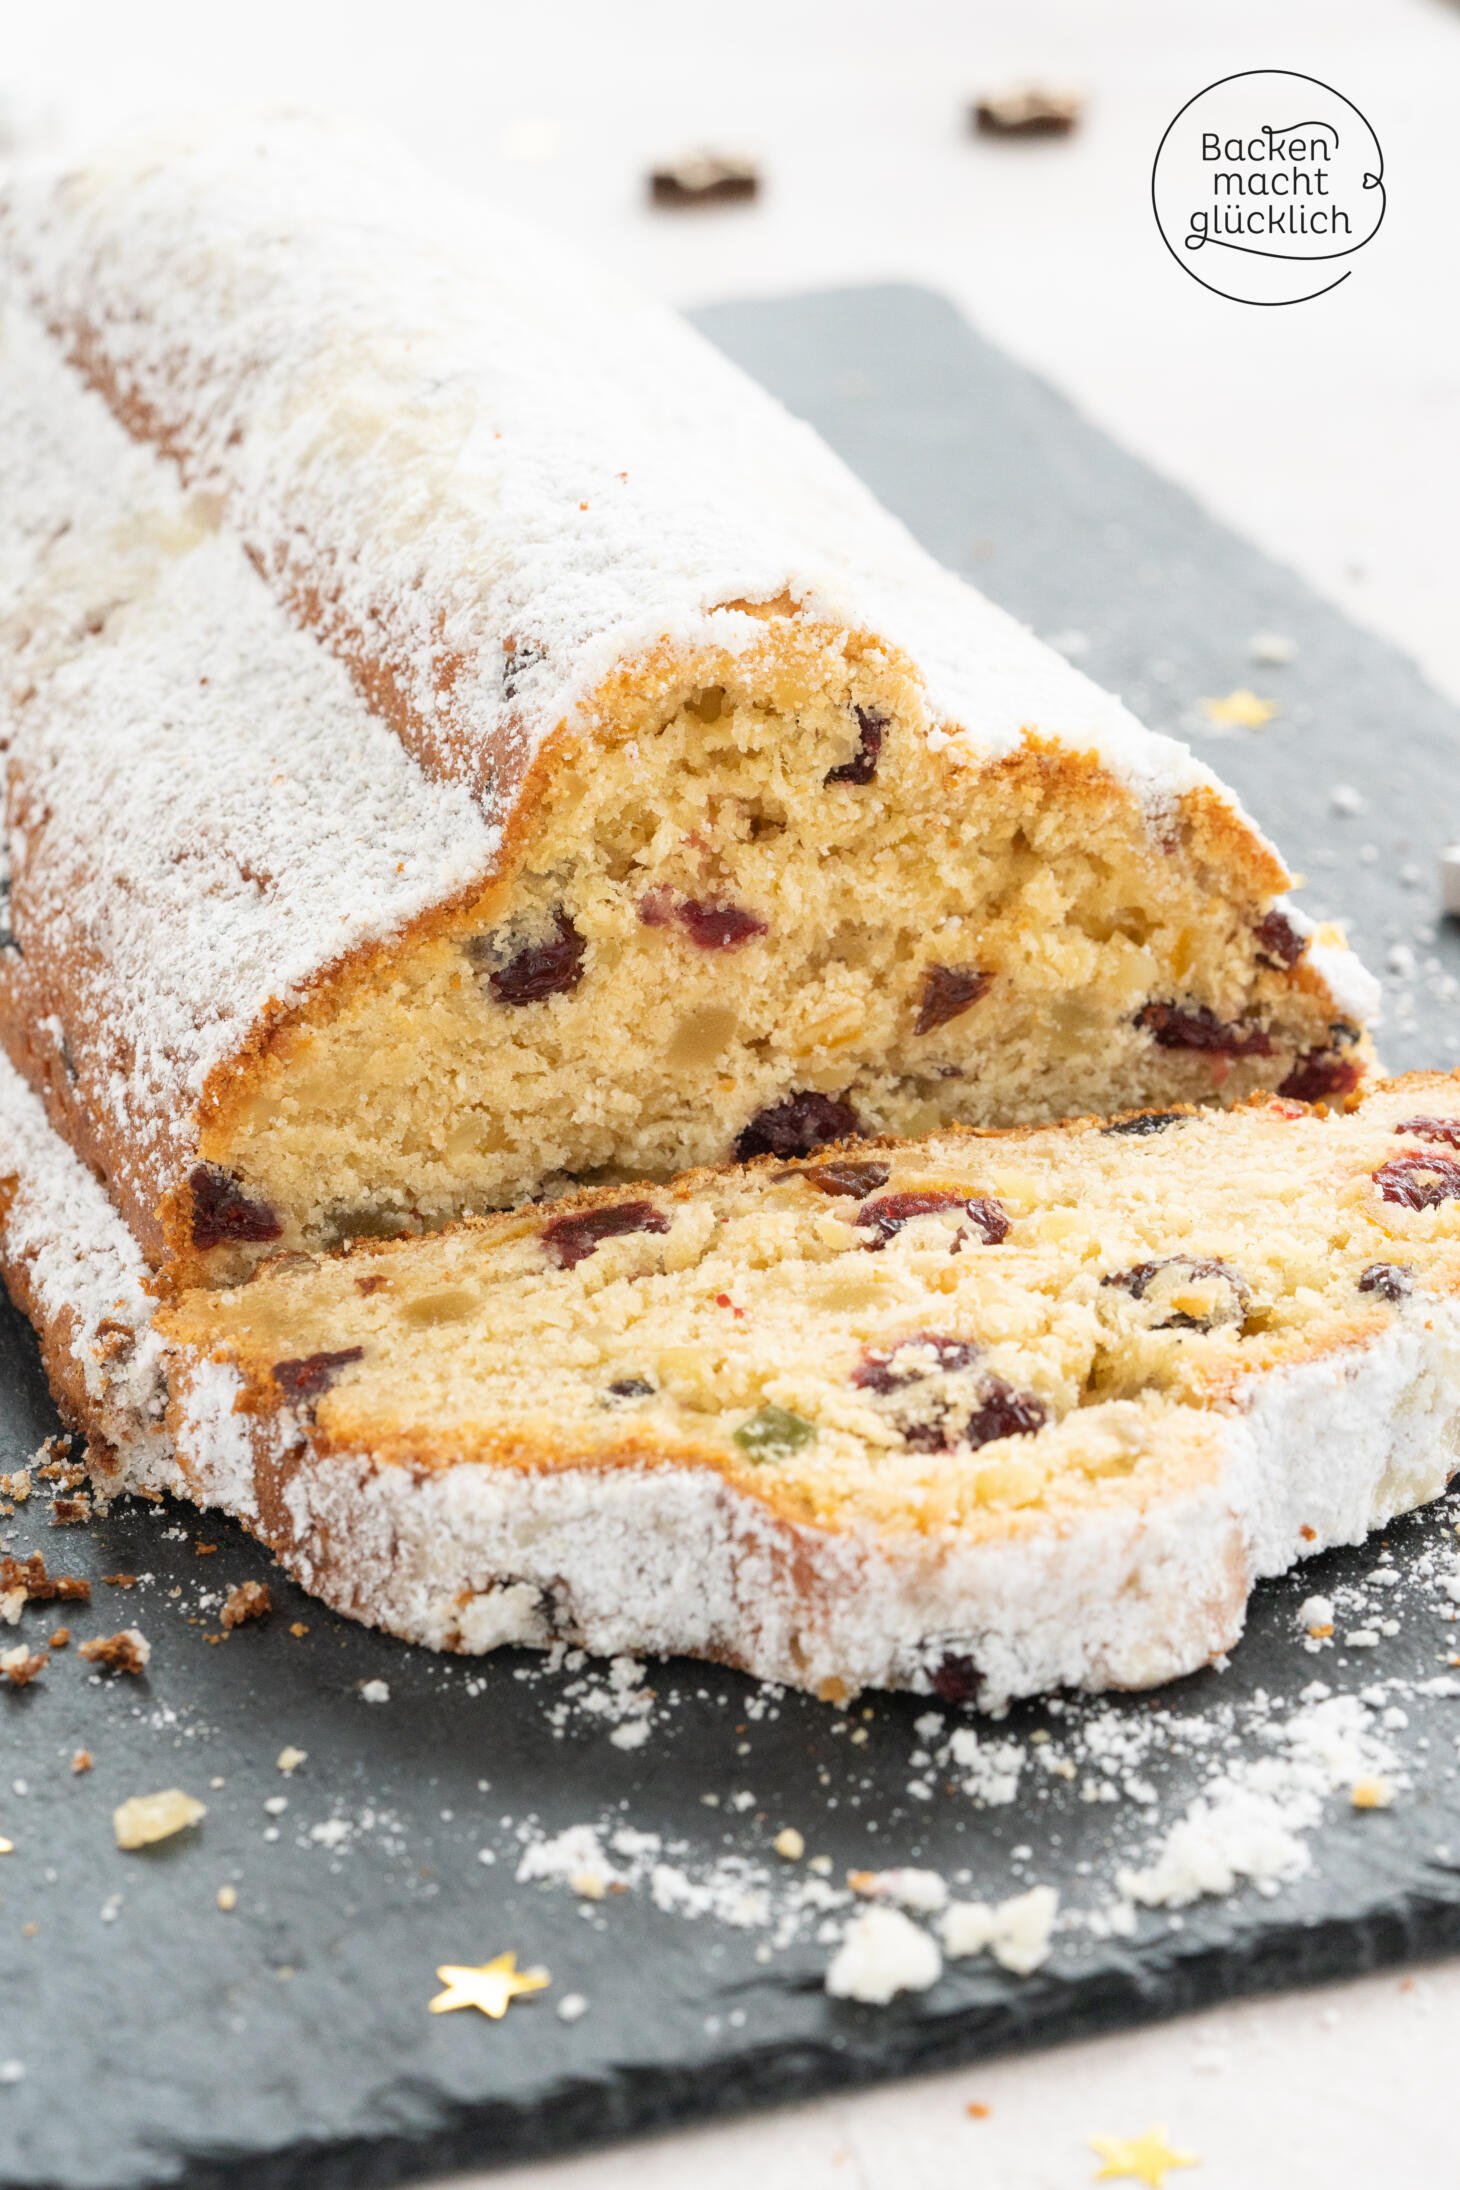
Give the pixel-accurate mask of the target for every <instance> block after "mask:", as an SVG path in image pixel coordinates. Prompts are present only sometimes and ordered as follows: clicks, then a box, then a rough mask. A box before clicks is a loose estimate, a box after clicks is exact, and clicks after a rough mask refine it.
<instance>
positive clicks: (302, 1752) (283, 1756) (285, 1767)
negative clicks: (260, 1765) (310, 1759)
mask: <svg viewBox="0 0 1460 2190" xmlns="http://www.w3.org/2000/svg"><path fill="white" fill-rule="evenodd" d="M308 1755H309V1751H308V1750H307V1749H296V1748H295V1746H294V1744H293V1742H292V1741H291V1742H288V1743H286V1745H285V1746H284V1748H282V1749H281V1750H280V1751H279V1754H278V1755H277V1756H276V1757H275V1759H274V1763H275V1766H276V1767H277V1769H278V1770H279V1771H281V1772H282V1773H283V1774H284V1775H285V1777H286V1778H287V1777H288V1775H289V1774H290V1773H291V1772H297V1771H298V1769H299V1767H300V1765H301V1764H302V1763H303V1762H304V1760H305V1758H306V1757H307V1756H308Z"/></svg>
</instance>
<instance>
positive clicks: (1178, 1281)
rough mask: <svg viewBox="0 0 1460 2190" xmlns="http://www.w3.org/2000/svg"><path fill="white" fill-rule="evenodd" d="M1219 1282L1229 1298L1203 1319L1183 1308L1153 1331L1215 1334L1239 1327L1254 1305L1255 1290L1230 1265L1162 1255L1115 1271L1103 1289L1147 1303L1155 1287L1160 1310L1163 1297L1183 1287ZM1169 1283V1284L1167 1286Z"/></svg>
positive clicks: (1204, 1258) (1203, 1258) (1214, 1305)
mask: <svg viewBox="0 0 1460 2190" xmlns="http://www.w3.org/2000/svg"><path fill="white" fill-rule="evenodd" d="M1207 1278H1217V1279H1219V1280H1220V1281H1221V1283H1222V1284H1223V1285H1224V1286H1225V1287H1226V1288H1227V1293H1228V1297H1227V1299H1226V1300H1225V1301H1223V1300H1221V1299H1220V1298H1219V1299H1217V1300H1215V1301H1214V1302H1213V1303H1212V1306H1211V1307H1210V1308H1209V1309H1208V1310H1207V1311H1206V1312H1205V1313H1204V1314H1202V1315H1192V1314H1190V1313H1189V1312H1188V1311H1187V1310H1186V1309H1184V1308H1177V1309H1174V1310H1173V1312H1172V1313H1171V1314H1170V1315H1166V1316H1163V1317H1162V1318H1161V1319H1160V1321H1159V1322H1156V1323H1153V1324H1152V1325H1151V1326H1150V1327H1151V1329H1152V1330H1153V1331H1215V1330H1219V1329H1220V1328H1221V1327H1222V1325H1223V1324H1227V1323H1240V1322H1241V1321H1242V1319H1243V1317H1244V1316H1245V1315H1246V1313H1247V1310H1248V1308H1249V1306H1250V1305H1251V1301H1252V1287H1251V1286H1250V1285H1249V1284H1248V1282H1247V1280H1246V1278H1245V1277H1243V1275H1242V1273H1241V1271H1240V1270H1234V1269H1233V1268H1232V1265H1231V1264H1230V1263H1229V1262H1217V1261H1215V1260H1213V1259H1212V1258H1211V1257H1209V1256H1198V1255H1163V1256H1161V1257H1160V1258H1159V1259H1158V1260H1157V1261H1155V1262H1137V1263H1133V1264H1132V1266H1131V1267H1130V1269H1129V1270H1113V1271H1112V1272H1111V1273H1110V1275H1109V1276H1108V1277H1103V1278H1102V1279H1101V1280H1100V1282H1101V1284H1102V1285H1108V1286H1114V1287H1115V1288H1116V1289H1117V1290H1119V1291H1120V1292H1122V1293H1129V1294H1130V1296H1131V1298H1132V1300H1144V1299H1145V1298H1146V1297H1147V1295H1148V1294H1149V1293H1150V1291H1151V1288H1152V1286H1153V1285H1155V1286H1156V1287H1157V1288H1158V1290H1157V1293H1156V1296H1155V1299H1154V1301H1153V1303H1152V1305H1153V1306H1155V1307H1160V1305H1161V1296H1162V1294H1163V1293H1168V1292H1175V1291H1178V1290H1179V1289H1180V1288H1181V1287H1182V1286H1188V1285H1196V1284H1200V1283H1201V1282H1202V1280H1203V1279H1207ZM1168 1280H1169V1282H1168Z"/></svg>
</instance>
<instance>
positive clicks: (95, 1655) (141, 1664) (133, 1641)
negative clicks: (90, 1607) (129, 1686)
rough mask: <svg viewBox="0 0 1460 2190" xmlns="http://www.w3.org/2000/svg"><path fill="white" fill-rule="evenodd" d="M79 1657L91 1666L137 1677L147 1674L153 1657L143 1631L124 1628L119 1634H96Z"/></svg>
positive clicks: (79, 1652)
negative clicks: (148, 1664)
mask: <svg viewBox="0 0 1460 2190" xmlns="http://www.w3.org/2000/svg"><path fill="white" fill-rule="evenodd" d="M77 1655H78V1656H79V1657H82V1658H85V1660H86V1662H87V1664H88V1665H99V1666H101V1667H102V1668H103V1669H104V1670H105V1671H106V1672H108V1673H130V1674H132V1675H133V1676H134V1677H136V1676H139V1675H140V1674H142V1673H144V1672H145V1671H146V1669H147V1662H148V1660H149V1659H150V1657H151V1656H152V1645H151V1643H150V1642H148V1640H147V1638H146V1636H145V1635H144V1634H143V1633H142V1632H141V1630H140V1629H139V1628H135V1627H124V1628H122V1629H120V1630H119V1631H118V1633H117V1634H115V1635H95V1636H93V1637H92V1639H91V1641H90V1642H84V1643H82V1645H81V1647H80V1649H79V1651H78V1652H77Z"/></svg>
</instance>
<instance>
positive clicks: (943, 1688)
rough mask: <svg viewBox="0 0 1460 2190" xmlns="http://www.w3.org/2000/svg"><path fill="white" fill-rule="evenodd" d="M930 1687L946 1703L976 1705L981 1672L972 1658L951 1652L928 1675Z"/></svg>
mask: <svg viewBox="0 0 1460 2190" xmlns="http://www.w3.org/2000/svg"><path fill="white" fill-rule="evenodd" d="M928 1685H929V1687H930V1688H931V1689H932V1691H933V1694H934V1695H935V1696H940V1697H941V1698H942V1700H943V1702H944V1703H976V1702H977V1701H978V1691H979V1687H980V1680H979V1670H978V1667H977V1666H976V1665H975V1663H974V1661H973V1659H972V1658H966V1657H963V1656H961V1655H960V1654H959V1653H958V1652H957V1651H954V1650H950V1651H948V1652H946V1653H945V1655H944V1656H943V1657H941V1658H940V1659H939V1660H938V1663H937V1664H936V1665H935V1666H934V1667H933V1670H932V1672H931V1673H930V1674H929V1675H928Z"/></svg>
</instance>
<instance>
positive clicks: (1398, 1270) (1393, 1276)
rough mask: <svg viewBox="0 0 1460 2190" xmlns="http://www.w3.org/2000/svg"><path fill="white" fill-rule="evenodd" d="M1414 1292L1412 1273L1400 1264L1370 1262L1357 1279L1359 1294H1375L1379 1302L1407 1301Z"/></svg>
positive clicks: (1405, 1265) (1406, 1266) (1403, 1264)
mask: <svg viewBox="0 0 1460 2190" xmlns="http://www.w3.org/2000/svg"><path fill="white" fill-rule="evenodd" d="M1413 1290H1414V1272H1413V1271H1412V1270H1411V1269H1410V1268H1409V1267H1408V1265H1407V1264H1406V1263H1402V1262H1371V1263H1370V1264H1369V1267H1368V1269H1367V1270H1365V1271H1364V1273H1363V1275H1362V1276H1361V1277H1360V1279H1359V1291H1360V1292H1361V1293H1377V1294H1378V1295H1379V1298H1380V1299H1381V1300H1408V1298H1409V1296H1410V1294H1411V1293H1412V1292H1413Z"/></svg>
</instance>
